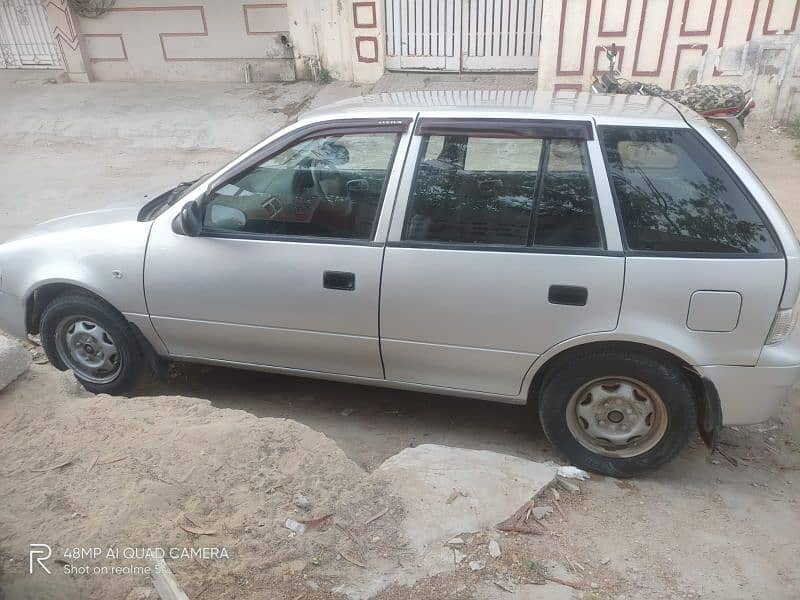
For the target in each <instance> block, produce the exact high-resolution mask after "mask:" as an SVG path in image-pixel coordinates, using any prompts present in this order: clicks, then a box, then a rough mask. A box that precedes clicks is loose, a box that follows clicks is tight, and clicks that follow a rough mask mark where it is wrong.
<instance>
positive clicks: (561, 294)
mask: <svg viewBox="0 0 800 600" xmlns="http://www.w3.org/2000/svg"><path fill="white" fill-rule="evenodd" d="M588 299H589V290H587V289H586V288H585V287H582V286H578V285H551V286H550V289H549V290H548V292H547V301H548V302H549V303H550V304H566V305H567V306H586V302H587V300H588Z"/></svg>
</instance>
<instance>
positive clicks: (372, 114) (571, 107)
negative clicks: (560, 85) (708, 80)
mask: <svg viewBox="0 0 800 600" xmlns="http://www.w3.org/2000/svg"><path fill="white" fill-rule="evenodd" d="M443 113H444V114H443ZM417 114H419V115H420V116H422V117H425V116H436V117H443V116H445V115H446V116H452V117H454V118H482V117H486V118H545V119H581V120H586V119H594V120H595V121H596V122H597V124H598V125H645V126H651V127H653V126H655V127H688V125H687V123H686V120H685V119H684V117H683V116H682V114H681V112H679V111H678V109H677V108H675V107H674V106H673V105H672V104H670V103H669V102H666V101H664V100H662V99H661V98H657V97H653V96H627V95H622V94H616V95H611V94H593V93H587V92H575V91H572V90H558V91H545V90H451V91H436V90H420V91H403V92H390V93H382V94H373V95H368V96H357V97H354V98H348V99H346V100H341V101H339V102H335V103H333V104H328V105H326V106H323V107H320V108H317V109H314V110H312V111H309V112H307V113H305V114H304V115H303V116H302V118H301V120H306V119H308V120H315V121H317V120H322V119H336V118H356V117H365V118H393V117H394V118H398V117H415V116H416V115H417Z"/></svg>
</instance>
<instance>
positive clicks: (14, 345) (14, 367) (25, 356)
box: [0, 335, 31, 390]
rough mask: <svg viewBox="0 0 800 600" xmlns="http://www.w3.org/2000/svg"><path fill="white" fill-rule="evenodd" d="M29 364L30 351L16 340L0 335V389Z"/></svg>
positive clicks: (22, 371)
mask: <svg viewBox="0 0 800 600" xmlns="http://www.w3.org/2000/svg"><path fill="white" fill-rule="evenodd" d="M30 364H31V353H30V352H29V351H28V350H27V349H26V348H25V347H24V346H23V345H22V344H20V343H19V342H18V341H17V340H15V339H12V338H9V337H6V336H4V335H0V390H2V389H4V388H5V387H6V386H7V385H8V384H9V383H11V382H12V381H14V380H15V379H16V378H17V377H19V376H20V375H22V374H23V373H24V372H25V371H26V370H27V369H28V366H30Z"/></svg>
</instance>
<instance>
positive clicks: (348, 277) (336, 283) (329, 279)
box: [322, 271, 356, 292]
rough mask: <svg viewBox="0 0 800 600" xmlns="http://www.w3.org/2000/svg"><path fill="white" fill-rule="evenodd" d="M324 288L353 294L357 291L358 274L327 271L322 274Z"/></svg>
mask: <svg viewBox="0 0 800 600" xmlns="http://www.w3.org/2000/svg"><path fill="white" fill-rule="evenodd" d="M322 287H324V288H327V289H329V290H347V291H348V292H352V291H353V290H354V289H356V274H355V273H348V272H347V271H325V272H324V273H323V274H322Z"/></svg>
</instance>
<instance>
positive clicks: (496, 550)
mask: <svg viewBox="0 0 800 600" xmlns="http://www.w3.org/2000/svg"><path fill="white" fill-rule="evenodd" d="M489 556H491V557H492V558H500V544H498V543H497V540H490V541H489Z"/></svg>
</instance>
